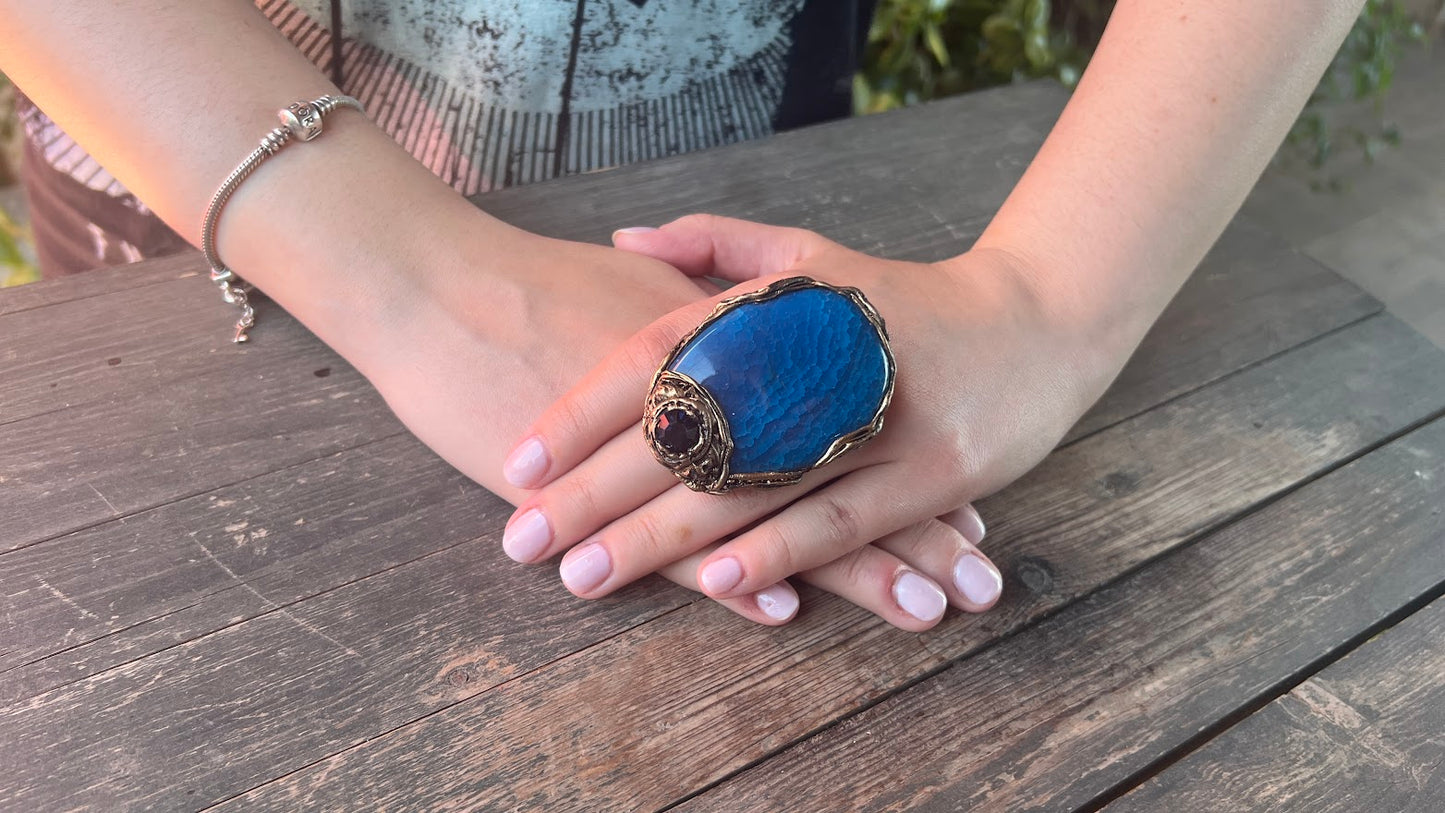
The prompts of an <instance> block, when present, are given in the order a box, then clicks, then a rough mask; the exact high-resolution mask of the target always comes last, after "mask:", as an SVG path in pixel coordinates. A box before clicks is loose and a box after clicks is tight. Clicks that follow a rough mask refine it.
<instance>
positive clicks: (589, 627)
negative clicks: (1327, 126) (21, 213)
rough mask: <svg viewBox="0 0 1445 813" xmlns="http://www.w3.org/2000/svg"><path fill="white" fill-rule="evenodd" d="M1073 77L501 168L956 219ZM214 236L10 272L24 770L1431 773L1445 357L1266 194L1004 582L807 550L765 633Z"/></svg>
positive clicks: (89, 793)
mask: <svg viewBox="0 0 1445 813" xmlns="http://www.w3.org/2000/svg"><path fill="white" fill-rule="evenodd" d="M1063 101H1064V97H1063V94H1062V92H1061V91H1059V90H1058V89H1056V88H1054V87H1051V86H1048V85H1028V86H1022V87H1015V88H1010V89H1006V90H1001V91H997V92H989V93H983V94H978V95H973V96H968V97H965V98H960V99H957V100H952V101H948V102H944V103H939V104H933V105H928V106H925V107H922V108H917V109H912V110H908V111H905V112H899V113H894V114H889V115H883V116H876V117H871V118H867V119H861V120H854V121H848V122H841V123H837V124H833V125H828V126H823V127H817V128H813V129H809V130H806V131H802V132H795V133H790V134H786V135H782V136H778V137H774V138H771V139H768V140H765V141H762V142H757V143H751V144H746V145H740V146H735V147H730V148H725V149H718V150H713V151H708V152H705V153H701V154H695V155H690V156H685V157H682V158H679V159H672V160H665V161H660V162H656V163H651V164H646V165H639V166H633V167H629V168H625V169H619V170H615V171H611V172H607V173H602V174H597V175H590V176H585V177H578V178H572V179H568V180H565V181H562V182H558V183H551V184H544V185H540V186H535V187H529V188H523V189H517V190H511V191H508V192H505V193H501V194H497V195H493V196H490V197H488V198H487V199H486V200H485V201H484V204H485V206H486V207H487V208H488V209H489V210H490V211H492V212H495V213H497V214H498V215H500V216H502V217H504V218H507V219H509V220H511V221H513V222H516V223H518V224H520V225H523V226H525V227H528V228H532V229H535V230H539V231H543V232H546V233H550V234H556V235H562V236H567V237H573V238H577V239H584V240H603V239H605V237H606V235H607V233H608V232H609V231H610V229H612V228H613V227H615V226H618V225H621V224H629V223H656V222H660V221H663V220H665V219H667V218H670V217H672V216H675V215H678V214H682V213H685V212H688V211H693V210H703V211H713V212H720V213H726V214H733V215H739V216H743V217H750V218H755V219H760V220H764V221H771V222H779V223H790V224H797V225H801V226H806V227H809V228H814V229H817V230H819V231H821V232H823V233H825V234H828V235H830V236H832V237H834V238H836V239H839V240H841V241H843V242H845V243H848V244H850V245H852V246H855V247H857V248H860V249H864V250H867V251H873V252H879V253H882V254H886V255H889V256H895V257H904V258H914V259H931V258H937V257H940V256H944V255H946V254H949V253H953V252H957V251H959V250H961V249H962V248H964V247H966V246H967V245H968V244H969V242H970V241H971V240H972V239H973V238H974V237H975V236H976V235H977V234H978V233H979V231H980V230H981V228H982V227H983V225H984V224H985V223H986V222H987V220H988V218H989V216H990V214H991V213H992V212H993V211H994V210H995V209H996V208H997V207H998V205H999V204H1000V203H1001V202H1002V200H1003V197H1004V195H1005V194H1006V193H1007V191H1008V190H1009V189H1010V187H1011V186H1012V184H1013V183H1014V181H1015V180H1016V179H1017V177H1018V176H1019V174H1020V173H1021V171H1022V170H1023V167H1024V166H1025V164H1026V162H1027V161H1028V159H1029V158H1030V156H1031V155H1032V153H1033V151H1034V150H1035V149H1036V148H1037V146H1038V144H1039V143H1040V141H1041V139H1042V137H1043V135H1044V134H1045V132H1046V131H1047V129H1048V127H1049V125H1050V124H1051V123H1052V121H1053V120H1054V118H1055V117H1056V116H1057V114H1058V112H1059V110H1060V109H1061V107H1062V104H1063ZM1181 216H1183V215H1181ZM202 271H203V264H202V263H201V261H200V259H199V257H198V256H196V255H194V254H189V255H185V256H182V257H178V258H172V259H167V260H160V261H154V262H147V263H142V264H140V265H138V266H134V267H128V268H121V269H116V270H112V271H106V272H100V273H94V274H89V275H84V276H81V277H76V278H73V279H69V280H63V281H57V282H47V283H41V284H37V285H32V286H27V287H23V288H19V289H12V290H7V291H3V292H0V359H3V361H0V399H3V404H0V424H3V431H0V600H3V605H0V614H3V633H0V635H3V638H0V807H3V808H5V809H9V810H24V811H33V810H55V809H69V808H72V807H91V808H95V809H103V810H111V809H118V808H161V809H199V808H209V807H212V806H216V807H219V808H221V809H223V810H251V809H276V810H291V809H296V808H300V807H323V808H331V809H372V808H378V807H386V808H390V809H415V808H419V807H428V808H429V807H443V806H445V807H450V808H472V809H545V810H623V809H659V808H667V807H670V806H676V807H677V808H678V809H681V810H687V811H697V810H718V811H738V810H809V811H812V810H817V811H833V810H842V809H848V808H853V807H860V808H868V809H899V810H901V809H916V808H922V809H928V810H943V809H949V810H952V809H965V808H968V809H972V808H975V807H976V808H979V809H1004V808H1014V809H1017V808H1035V807H1037V808H1045V809H1051V810H1073V809H1081V808H1082V809H1089V810H1094V809H1098V808H1100V807H1103V806H1106V805H1107V806H1108V807H1109V808H1110V809H1111V810H1112V809H1115V808H1118V809H1122V810H1135V809H1138V810H1153V809H1160V808H1162V807H1165V806H1166V805H1167V806H1169V807H1172V808H1175V809H1181V810H1209V809H1248V808H1257V809H1268V810H1277V809H1282V808H1296V809H1306V810H1326V809H1330V810H1342V811H1343V810H1348V811H1356V810H1372V811H1385V810H1391V811H1393V810H1404V809H1406V808H1407V807H1409V806H1410V805H1412V804H1413V805H1414V806H1415V807H1413V808H1411V809H1416V810H1421V811H1424V810H1440V809H1445V770H1442V769H1441V765H1442V761H1445V738H1442V737H1441V735H1440V733H1439V732H1441V731H1442V730H1445V600H1441V595H1442V592H1445V515H1442V505H1445V420H1442V419H1441V416H1442V414H1445V353H1442V352H1440V351H1439V350H1437V349H1435V348H1434V347H1433V346H1431V345H1430V344H1428V343H1427V342H1425V341H1424V340H1423V339H1422V338H1421V337H1420V336H1418V335H1416V334H1415V333H1413V332H1412V331H1411V330H1409V329H1408V328H1406V327H1404V326H1403V325H1402V324H1401V323H1399V322H1397V321H1396V320H1395V319H1394V318H1392V317H1391V316H1389V315H1387V314H1384V313H1382V312H1381V308H1380V305H1379V303H1377V302H1376V301H1375V300H1373V299H1371V298H1370V297H1369V296H1367V295H1365V294H1364V293H1362V292H1361V291H1360V290H1359V289H1357V288H1355V287H1354V286H1353V285H1351V284H1350V283H1347V282H1345V281H1344V280H1343V279H1341V278H1340V277H1338V276H1336V275H1335V274H1334V273H1333V272H1331V271H1329V270H1328V269H1325V268H1323V267H1321V266H1319V265H1318V264H1316V263H1314V262H1312V261H1311V260H1309V259H1307V258H1305V257H1303V256H1301V255H1299V254H1296V253H1293V252H1292V251H1290V250H1289V249H1288V248H1287V247H1286V246H1284V245H1281V244H1280V243H1279V242H1278V241H1277V240H1275V239H1274V238H1272V237H1271V236H1269V235H1267V234H1265V233H1263V232H1261V231H1260V230H1258V229H1257V228H1254V227H1251V226H1250V224H1248V223H1243V222H1241V223H1236V224H1234V225H1233V226H1231V227H1230V229H1229V231H1228V232H1227V233H1226V234H1225V236H1224V238H1223V239H1222V240H1221V241H1220V242H1219V244H1218V246H1216V248H1215V249H1214V251H1213V252H1212V253H1211V255H1210V256H1209V258H1208V259H1207V260H1206V261H1205V262H1204V264H1203V265H1202V266H1201V268H1200V269H1199V271H1198V273H1196V274H1195V275H1194V277H1193V278H1192V279H1191V280H1190V282H1189V283H1188V285H1187V286H1186V287H1185V289H1184V291H1183V292H1182V293H1181V294H1180V295H1179V297H1178V298H1177V300H1176V301H1175V302H1174V303H1173V304H1172V305H1171V306H1170V308H1169V310H1168V312H1167V313H1166V314H1165V315H1164V317H1163V319H1162V320H1161V322H1160V323H1159V325H1158V326H1157V328H1156V329H1155V330H1154V332H1153V333H1152V334H1151V335H1150V336H1149V338H1148V340H1147V341H1146V342H1145V344H1144V346H1143V347H1142V348H1141V349H1140V350H1139V352H1138V354H1137V356H1136V357H1135V358H1134V359H1133V361H1132V362H1131V364H1130V366H1129V368H1128V369H1127V371H1126V372H1125V373H1124V374H1123V376H1122V377H1121V378H1120V379H1119V381H1118V383H1117V385H1116V386H1115V387H1114V388H1113V390H1112V391H1111V392H1110V393H1109V394H1108V395H1107V396H1105V398H1104V399H1103V401H1102V402H1100V404H1099V405H1098V406H1097V407H1095V408H1094V409H1093V410H1092V411H1091V412H1090V413H1089V414H1088V415H1087V416H1086V417H1085V418H1084V419H1083V420H1082V421H1081V422H1080V424H1079V426H1078V427H1077V428H1076V429H1075V430H1074V431H1073V432H1071V433H1070V435H1069V436H1068V438H1067V440H1066V442H1065V443H1064V444H1063V445H1062V446H1061V447H1060V448H1059V449H1058V451H1056V452H1055V453H1054V454H1053V455H1052V456H1051V457H1049V459H1048V460H1047V461H1045V462H1044V463H1043V464H1042V465H1041V466H1040V467H1039V468H1038V469H1037V470H1035V471H1034V472H1033V473H1031V474H1030V475H1028V476H1027V477H1025V478H1024V479H1023V480H1021V481H1020V482H1018V483H1017V484H1015V485H1013V486H1011V487H1010V488H1008V489H1007V490H1005V491H1004V492H1002V493H1000V494H998V495H997V496H995V497H993V498H990V499H988V500H987V501H985V502H984V503H983V504H982V505H981V510H982V512H983V515H984V516H985V517H986V518H987V519H988V521H989V523H990V533H989V537H988V539H987V540H986V543H985V547H986V548H987V550H988V552H989V553H990V554H991V555H992V556H993V558H994V559H995V561H997V562H998V563H999V564H1000V566H1001V567H1002V568H1003V570H1004V572H1005V573H1006V578H1007V587H1006V593H1005V598H1004V600H1003V601H1002V603H1001V604H1000V605H999V607H998V608H997V609H995V610H993V611H992V612H990V613H988V614H986V615H983V616H977V617H964V616H961V615H957V614H954V615H950V616H949V617H948V618H947V619H945V621H944V622H943V623H942V624H940V625H939V626H938V627H937V628H936V629H935V630H933V631H932V632H929V633H927V634H923V635H913V634H907V633H903V632H900V631H898V630H895V629H893V628H891V627H888V626H886V625H884V624H882V623H881V622H879V621H877V620H876V619H874V618H872V617H870V616H869V615H867V614H866V613H863V612H861V611H858V610H856V609H854V608H852V607H851V606H849V605H846V604H845V603H843V602H841V601H839V600H836V599H834V598H832V597H828V596H821V595H818V594H816V593H815V592H812V591H806V590H805V591H804V593H805V594H804V602H805V605H804V607H805V608H804V611H803V612H802V614H801V616H800V617H799V618H798V619H797V621H795V622H794V623H792V624H790V625H788V626H786V627H784V628H782V629H766V628H761V627H754V626H751V625H749V624H747V623H745V622H743V621H741V620H739V619H738V618H736V617H734V616H733V615H731V614H730V613H728V612H727V611H725V610H722V609H720V608H719V607H717V606H715V605H714V604H712V603H711V602H709V601H706V600H698V598H697V597H696V596H695V595H693V594H689V593H687V592H686V591H683V590H681V589H678V588H675V587H673V586H671V585H669V584H667V583H665V582H663V581H661V580H659V579H651V580H648V581H646V582H644V583H642V584H640V585H638V586H636V587H634V588H632V589H628V590H625V591H623V592H622V593H621V594H620V595H618V596H616V597H614V598H612V599H608V600H604V601H598V602H584V601H580V600H578V599H575V598H573V597H572V596H571V595H570V594H568V593H567V592H566V591H565V590H564V589H563V588H562V586H561V584H560V583H559V582H558V581H557V579H556V576H555V573H554V572H553V571H552V570H551V569H550V568H523V567H516V566H512V565H511V564H510V562H509V561H508V560H506V559H505V558H504V556H503V555H502V552H501V549H500V544H499V538H500V532H501V527H502V523H503V521H504V519H505V518H506V516H507V515H508V513H509V507H508V506H507V505H506V504H505V503H503V501H502V500H500V499H498V498H496V497H494V496H492V495H490V494H488V493H487V492H485V491H483V490H482V489H480V488H479V487H477V486H475V485H473V484H472V483H470V482H469V481H467V480H466V479H465V478H463V477H462V476H460V475H459V474H457V473H456V472H454V471H452V470H451V469H449V468H448V467H447V466H446V465H445V464H443V463H442V462H441V461H440V460H438V459H437V458H436V457H435V456H433V455H432V454H431V453H430V452H428V451H427V450H426V449H425V448H424V447H422V446H421V444H420V443H418V442H417V441H415V440H414V439H412V438H411V437H410V436H409V435H408V434H407V433H406V432H405V431H404V430H403V428H402V427H401V425H400V424H399V423H398V422H397V421H396V420H395V419H394V418H393V417H392V416H391V415H390V414H389V413H388V412H387V410H386V408H385V406H384V405H383V403H382V402H381V400H380V398H379V397H378V396H377V395H376V394H375V393H374V392H373V391H372V390H371V389H370V388H369V387H368V385H367V384H366V382H365V381H364V380H363V379H361V378H360V376H358V375H357V374H356V372H355V371H353V370H352V369H351V368H350V367H349V366H347V365H346V364H345V363H344V362H342V361H341V360H340V359H339V358H338V357H337V356H335V355H334V354H333V353H331V352H330V351H329V350H328V349H327V348H326V347H324V346H323V345H322V344H321V343H320V342H318V341H316V340H315V339H314V338H312V337H311V336H310V335H308V334H307V333H306V332H305V331H304V330H303V329H301V328H300V327H299V326H298V325H297V324H296V323H295V322H294V321H292V320H290V319H288V318H286V317H285V316H284V315H282V314H280V313H279V312H277V311H276V310H275V309H274V308H273V309H272V310H271V312H269V313H267V314H265V318H263V319H262V321H261V326H260V328H259V329H257V331H256V332H255V339H256V340H255V342H254V343H253V344H251V345H249V346H245V347H235V346H232V345H230V344H228V343H227V341H226V339H227V337H228V334H229V331H228V330H227V326H228V325H229V324H230V319H231V318H232V315H231V312H230V311H229V310H228V309H227V308H226V307H225V306H224V305H222V304H221V303H220V302H219V301H218V298H217V297H216V296H215V293H214V291H213V289H212V288H211V286H210V284H209V283H208V282H207V281H206V280H205V278H204V276H203V275H202V273H201V272H202ZM236 416H244V417H243V419H238V418H237V417H236Z"/></svg>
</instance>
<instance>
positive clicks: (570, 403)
mask: <svg viewBox="0 0 1445 813" xmlns="http://www.w3.org/2000/svg"><path fill="white" fill-rule="evenodd" d="M589 418H590V412H589V411H588V409H587V406H586V404H585V402H584V401H583V400H582V399H581V398H580V397H578V396H577V395H576V394H568V395H564V396H563V397H561V398H559V399H558V400H557V402H556V403H554V404H553V405H552V408H551V410H549V412H548V415H547V421H546V424H545V425H544V426H542V427H541V433H542V435H543V436H544V437H546V438H547V439H548V440H552V441H557V440H563V439H567V438H575V437H578V436H579V435H581V434H582V432H583V431H584V430H585V428H586V426H587V425H588V420H589Z"/></svg>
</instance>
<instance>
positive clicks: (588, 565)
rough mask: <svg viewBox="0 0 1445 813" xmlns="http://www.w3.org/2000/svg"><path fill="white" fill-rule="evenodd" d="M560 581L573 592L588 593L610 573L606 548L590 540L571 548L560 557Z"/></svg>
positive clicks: (610, 561)
mask: <svg viewBox="0 0 1445 813" xmlns="http://www.w3.org/2000/svg"><path fill="white" fill-rule="evenodd" d="M560 571H561V574H562V583H563V584H565V585H567V589H568V590H571V591H572V592H574V593H589V592H591V591H593V590H595V589H597V586H598V585H600V584H602V583H603V582H605V581H607V577H608V576H609V575H610V574H611V573H612V557H611V556H608V555H607V549H606V548H604V547H602V546H601V545H599V544H597V543H596V542H590V543H588V544H586V545H582V546H580V547H576V548H573V549H572V550H570V551H568V552H567V555H566V556H564V557H562V567H561V568H560Z"/></svg>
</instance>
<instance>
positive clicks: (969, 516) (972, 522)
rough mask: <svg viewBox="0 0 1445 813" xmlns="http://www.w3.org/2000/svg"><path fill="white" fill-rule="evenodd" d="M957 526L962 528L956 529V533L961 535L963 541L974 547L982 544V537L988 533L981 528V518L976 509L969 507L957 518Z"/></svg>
mask: <svg viewBox="0 0 1445 813" xmlns="http://www.w3.org/2000/svg"><path fill="white" fill-rule="evenodd" d="M959 525H960V526H962V527H960V528H959V529H958V532H959V533H961V534H963V538H964V539H967V540H968V541H969V542H972V543H973V544H975V545H977V544H978V543H980V542H982V541H983V535H984V534H985V533H987V532H988V531H987V529H985V528H984V527H983V517H981V516H979V515H978V509H977V508H974V507H973V506H971V505H970V506H969V507H968V508H967V509H965V510H964V511H963V512H962V515H961V516H960V517H959Z"/></svg>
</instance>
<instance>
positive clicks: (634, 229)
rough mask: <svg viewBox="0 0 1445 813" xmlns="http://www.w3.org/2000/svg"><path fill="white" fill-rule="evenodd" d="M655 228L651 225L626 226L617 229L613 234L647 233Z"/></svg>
mask: <svg viewBox="0 0 1445 813" xmlns="http://www.w3.org/2000/svg"><path fill="white" fill-rule="evenodd" d="M655 231H657V229H655V228H653V227H652V226H628V227H627V228H625V229H618V230H617V231H615V232H613V234H649V233H651V232H655Z"/></svg>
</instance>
